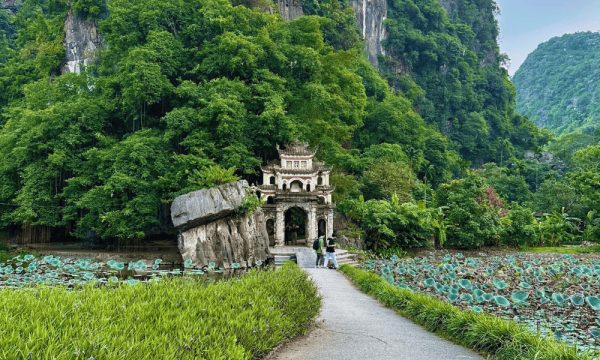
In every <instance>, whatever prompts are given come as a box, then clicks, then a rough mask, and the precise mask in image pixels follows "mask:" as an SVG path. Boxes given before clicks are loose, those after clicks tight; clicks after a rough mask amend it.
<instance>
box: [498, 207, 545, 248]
mask: <svg viewBox="0 0 600 360" xmlns="http://www.w3.org/2000/svg"><path fill="white" fill-rule="evenodd" d="M502 222H503V225H504V226H503V231H502V242H503V243H504V244H506V245H510V246H533V245H535V244H536V243H537V240H538V234H537V227H538V224H537V221H536V219H535V217H533V212H532V211H531V210H530V209H528V208H525V207H522V206H519V205H517V204H514V205H513V207H512V209H511V210H510V212H509V213H508V216H507V217H505V218H503V219H502Z"/></svg>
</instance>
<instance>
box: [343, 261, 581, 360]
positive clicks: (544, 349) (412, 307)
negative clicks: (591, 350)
mask: <svg viewBox="0 0 600 360" xmlns="http://www.w3.org/2000/svg"><path fill="white" fill-rule="evenodd" d="M341 271H342V272H343V273H344V274H346V275H347V276H348V277H349V278H350V279H351V280H352V281H353V282H354V283H355V284H356V285H357V286H358V287H359V288H360V289H361V290H362V291H364V292H366V293H367V294H369V295H372V296H374V297H375V298H377V299H378V300H379V301H381V302H382V303H383V304H385V305H386V306H388V307H390V308H392V309H394V310H396V311H398V312H399V313H400V314H402V315H403V316H406V317H408V318H410V319H412V320H413V321H415V322H416V323H418V324H421V325H423V326H424V327H425V328H427V329H428V330H430V331H435V332H437V333H439V334H441V335H443V336H444V337H446V338H448V339H450V340H452V341H454V342H456V343H459V344H462V345H464V346H467V347H469V348H471V349H473V350H475V351H478V352H482V353H486V354H490V355H492V356H494V357H495V358H498V359H511V360H512V359H538V360H544V359H548V360H555V359H563V360H568V359H574V360H575V359H590V357H589V356H587V355H585V354H579V353H578V352H577V350H576V349H575V348H573V347H570V346H568V345H567V344H564V343H560V342H557V341H554V340H553V339H550V338H546V337H541V336H538V335H536V334H534V333H532V332H531V331H530V330H529V329H527V328H526V327H525V326H523V325H520V324H517V323H516V322H512V321H509V320H504V319H501V318H498V317H495V316H492V315H488V314H482V313H479V314H478V313H474V312H469V311H463V310H460V309H459V308H457V307H455V306H453V305H451V304H448V303H446V302H443V301H441V300H438V299H435V298H433V297H431V296H428V295H424V294H418V293H414V292H412V291H410V290H406V289H400V288H398V287H395V286H394V285H391V284H389V283H388V282H387V281H385V280H384V279H383V278H381V277H380V276H378V275H376V274H374V273H371V272H368V271H365V270H361V269H357V268H354V267H351V266H347V265H343V266H342V267H341Z"/></svg>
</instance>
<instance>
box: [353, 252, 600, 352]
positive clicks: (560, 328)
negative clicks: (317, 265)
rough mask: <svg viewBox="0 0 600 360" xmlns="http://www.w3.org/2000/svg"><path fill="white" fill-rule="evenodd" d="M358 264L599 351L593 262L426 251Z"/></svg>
mask: <svg viewBox="0 0 600 360" xmlns="http://www.w3.org/2000/svg"><path fill="white" fill-rule="evenodd" d="M361 266H362V267H363V268H366V269H369V270H372V271H375V272H377V273H379V274H380V275H381V276H382V277H383V278H384V279H385V280H386V281H388V282H390V283H392V284H394V285H396V286H398V287H401V288H406V289H411V290H413V291H418V292H423V293H427V294H430V295H433V296H435V297H437V298H440V299H442V300H445V301H447V302H449V303H452V304H454V305H456V306H458V307H461V308H463V309H470V310H472V311H474V312H482V311H485V312H488V313H491V314H495V315H497V316H500V317H502V318H507V319H512V320H515V321H517V322H520V323H523V324H526V325H528V326H529V327H530V328H531V329H532V330H533V331H534V332H536V333H538V334H540V335H550V336H554V337H555V338H556V339H559V340H563V341H566V342H568V343H570V344H572V345H575V346H577V348H578V349H579V350H581V351H593V352H598V351H599V350H600V259H598V258H590V257H587V258H586V257H581V258H578V257H574V256H572V255H557V256H541V255H539V254H514V255H512V254H511V255H488V254H486V253H479V254H477V255H474V256H465V255H463V254H462V253H455V254H448V253H446V254H436V253H429V254H426V255H425V256H421V257H414V258H407V259H400V258H398V257H396V256H394V257H392V258H390V259H388V260H368V261H366V262H364V263H363V264H362V265H361Z"/></svg>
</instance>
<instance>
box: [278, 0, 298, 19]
mask: <svg viewBox="0 0 600 360" xmlns="http://www.w3.org/2000/svg"><path fill="white" fill-rule="evenodd" d="M277 7H278V8H279V14H281V17H282V18H284V19H285V20H294V19H295V18H297V17H299V16H302V15H304V12H303V11H302V0H277Z"/></svg>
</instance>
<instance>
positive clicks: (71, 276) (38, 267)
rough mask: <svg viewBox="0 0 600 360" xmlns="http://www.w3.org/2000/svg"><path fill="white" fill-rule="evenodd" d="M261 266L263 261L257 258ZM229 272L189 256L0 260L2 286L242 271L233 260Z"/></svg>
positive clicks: (143, 279)
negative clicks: (172, 260)
mask: <svg viewBox="0 0 600 360" xmlns="http://www.w3.org/2000/svg"><path fill="white" fill-rule="evenodd" d="M256 265H258V266H260V265H262V263H261V262H260V261H257V264H256ZM231 269H232V270H230V271H229V272H228V273H227V274H225V270H224V269H223V268H219V267H217V265H216V264H215V263H212V262H211V263H209V264H208V266H205V267H202V268H196V267H194V266H193V264H192V261H191V260H186V261H184V263H183V267H182V268H171V269H169V268H165V266H164V264H163V261H162V260H161V259H155V260H153V261H145V260H138V261H130V262H120V261H116V260H108V261H107V262H97V261H94V260H92V259H89V258H80V259H76V258H68V257H64V258H61V257H59V256H53V255H47V256H43V257H36V256H34V255H19V256H15V257H13V258H11V259H9V260H8V261H5V262H1V263H0V288H7V287H8V288H20V287H27V286H33V285H37V284H43V285H49V286H67V287H74V286H78V285H85V284H88V283H98V284H118V283H121V282H125V283H127V284H130V285H135V284H137V283H139V282H150V281H158V280H160V279H161V278H163V277H167V276H182V275H185V276H202V275H206V276H210V277H215V276H224V275H223V274H225V275H231V274H235V273H236V272H241V271H242V270H241V266H240V264H237V263H234V264H232V265H231Z"/></svg>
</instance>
